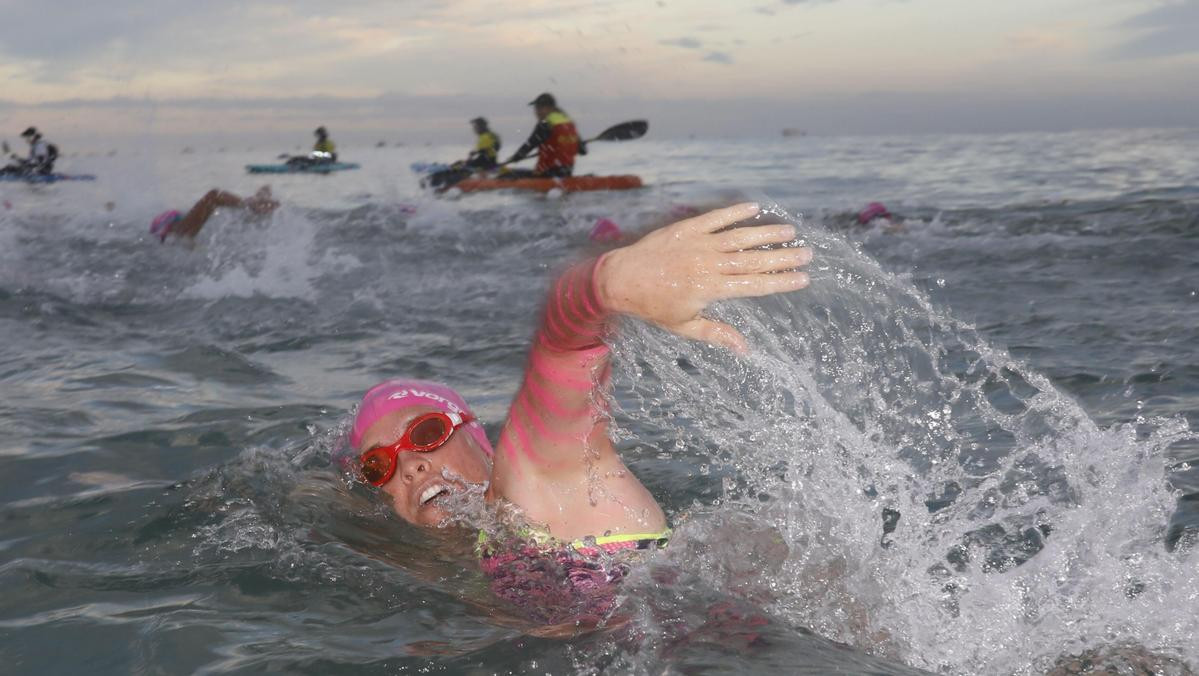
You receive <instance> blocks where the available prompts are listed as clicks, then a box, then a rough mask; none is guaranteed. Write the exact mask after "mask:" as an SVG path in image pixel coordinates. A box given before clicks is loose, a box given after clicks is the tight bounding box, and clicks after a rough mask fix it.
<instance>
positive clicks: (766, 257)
mask: <svg viewBox="0 0 1199 676" xmlns="http://www.w3.org/2000/svg"><path fill="white" fill-rule="evenodd" d="M811 260H812V250H811V249H808V248H806V247H792V248H787V249H769V250H765V251H762V250H755V251H741V252H738V253H731V254H725V255H723V256H721V258H720V261H719V262H718V263H717V264H716V268H717V269H718V270H720V272H722V273H724V274H726V275H747V274H758V273H762V272H785V271H787V270H794V269H795V268H799V267H803V266H805V265H807V264H808V262H809V261H811Z"/></svg>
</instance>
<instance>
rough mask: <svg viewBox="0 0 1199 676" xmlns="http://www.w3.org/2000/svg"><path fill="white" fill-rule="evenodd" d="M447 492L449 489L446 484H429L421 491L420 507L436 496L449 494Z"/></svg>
mask: <svg viewBox="0 0 1199 676" xmlns="http://www.w3.org/2000/svg"><path fill="white" fill-rule="evenodd" d="M449 493H450V489H449V487H448V486H445V485H442V484H435V485H433V486H429V487H428V488H426V489H425V490H424V492H422V493H421V494H420V505H421V507H424V506H425V505H427V504H429V503H430V502H432V501H433V500H436V499H437V498H439V497H441V496H442V495H449Z"/></svg>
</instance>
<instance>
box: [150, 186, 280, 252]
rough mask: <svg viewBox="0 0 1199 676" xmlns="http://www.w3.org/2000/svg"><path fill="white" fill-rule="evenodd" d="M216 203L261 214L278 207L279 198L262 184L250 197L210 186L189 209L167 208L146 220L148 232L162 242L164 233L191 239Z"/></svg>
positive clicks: (214, 210)
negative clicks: (150, 219)
mask: <svg viewBox="0 0 1199 676" xmlns="http://www.w3.org/2000/svg"><path fill="white" fill-rule="evenodd" d="M220 207H228V208H232V209H246V210H248V211H249V212H250V213H252V214H254V215H256V216H264V215H266V214H269V213H271V212H272V211H274V210H275V209H277V208H278V207H279V201H278V200H276V199H275V198H274V197H273V196H272V195H271V187H270V186H269V185H264V186H262V187H261V188H259V189H258V192H256V193H254V194H253V195H251V196H250V197H240V196H238V195H235V194H233V193H231V192H226V191H224V190H218V189H216V188H213V189H212V190H209V191H208V192H207V193H205V194H204V196H203V197H201V198H200V200H199V201H198V202H196V203H195V204H194V205H193V206H192V208H191V209H188V211H187V213H186V214H184V213H183V212H181V211H178V210H175V209H171V210H168V211H164V212H162V213H161V214H158V215H157V216H155V217H154V220H153V221H151V222H150V234H152V235H156V236H157V237H158V240H159V242H163V243H165V242H166V240H167V236H168V235H170V236H173V237H178V238H181V239H186V240H188V241H189V242H191V241H194V240H195V238H196V235H198V234H199V233H200V229H201V228H203V227H204V224H205V223H207V222H208V219H210V218H212V215H213V214H214V213H216V210H217V209H219V208H220Z"/></svg>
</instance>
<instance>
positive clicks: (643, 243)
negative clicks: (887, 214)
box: [350, 204, 811, 622]
mask: <svg viewBox="0 0 1199 676" xmlns="http://www.w3.org/2000/svg"><path fill="white" fill-rule="evenodd" d="M758 213H759V208H758V206H757V205H756V204H739V205H736V206H732V207H728V208H724V209H718V210H715V211H711V212H708V213H705V214H701V215H698V216H695V217H693V218H688V219H686V220H682V221H679V222H677V223H674V224H672V225H669V226H667V227H665V228H662V229H659V230H657V231H654V232H651V233H649V234H648V235H646V236H645V237H644V238H642V239H641V240H639V241H637V242H636V243H634V244H631V245H628V246H624V247H621V248H618V249H615V250H613V251H610V252H608V253H606V254H604V255H603V256H600V257H598V258H595V259H592V260H588V261H585V262H582V263H579V264H577V265H575V266H573V267H571V268H569V269H568V270H567V271H566V272H565V273H564V274H562V275H561V276H560V277H559V278H558V279H557V281H556V282H555V283H554V285H553V287H552V289H551V291H550V293H549V297H548V300H547V302H546V306H545V309H544V311H543V314H542V318H541V323H540V326H539V327H538V329H537V332H536V334H535V336H534V338H533V345H532V348H531V351H530V355H529V360H528V365H527V367H526V370H525V375H524V381H523V383H522V384H521V387H520V390H519V391H518V393H517V395H516V398H515V399H514V401H513V403H512V406H511V409H510V411H509V413H508V419H507V421H506V422H505V424H504V426H503V429H502V431H501V433H500V437H499V444H498V446H497V448H496V449H495V450H494V451H493V449H492V447H491V444H490V443H489V442H488V440H487V437H486V435H485V434H484V433H483V428H482V426H481V425H480V424H479V422H478V421H477V420H476V419H475V417H474V415H473V414H472V413H471V411H470V409H469V407H468V406H467V405H466V402H465V401H463V399H462V397H460V396H459V395H458V394H457V393H456V392H454V391H453V390H451V389H450V388H448V387H446V386H444V385H440V384H436V383H428V382H422V381H412V380H392V381H387V382H384V383H381V384H379V385H376V386H375V387H373V388H371V389H370V390H369V391H368V392H367V393H366V395H365V396H364V397H363V400H362V404H361V406H360V407H359V410H358V414H357V416H356V418H355V420H354V425H353V429H352V431H351V434H350V444H351V446H352V447H353V449H354V452H355V454H356V460H357V462H356V471H357V474H358V476H359V477H360V478H361V479H362V480H364V481H365V482H367V483H369V484H371V485H373V486H376V487H377V488H379V489H380V490H381V492H382V493H383V494H384V495H385V496H386V498H387V499H388V500H389V501H390V504H391V507H392V508H393V509H394V511H395V512H396V514H398V515H399V516H400V517H402V518H403V519H405V520H406V521H409V522H411V523H414V524H417V525H421V526H427V527H439V526H442V525H445V524H446V523H448V522H449V521H450V520H451V519H452V518H453V517H454V516H455V515H454V514H453V513H452V512H451V511H450V510H451V509H452V508H453V506H454V505H457V504H460V503H459V502H458V501H455V500H454V499H453V498H454V497H455V496H457V495H462V494H464V493H466V492H467V491H470V490H472V488H474V489H475V490H478V487H481V486H485V487H486V488H485V491H484V496H485V498H486V500H487V502H488V503H492V504H497V505H503V506H506V507H513V508H515V509H516V510H518V511H519V514H520V516H521V518H522V519H523V521H524V522H525V523H526V524H528V527H527V528H525V529H524V530H523V531H522V532H521V536H522V539H523V542H521V543H520V544H519V545H518V546H516V547H515V548H513V547H508V546H507V544H506V543H497V541H496V539H494V538H489V537H488V536H487V534H480V536H479V554H480V557H481V559H482V562H483V567H484V569H485V570H486V571H487V572H488V573H489V574H490V575H491V576H492V578H493V580H494V581H495V583H494V584H493V585H492V587H493V589H494V590H495V591H496V592H497V593H498V594H500V595H501V596H502V597H505V598H509V599H510V600H516V599H517V598H523V597H527V596H528V593H529V591H530V585H529V584H528V583H527V581H526V582H525V583H518V581H517V580H515V579H513V575H514V574H515V571H519V572H520V573H521V574H522V575H523V574H527V573H529V572H530V566H531V565H533V566H534V567H536V565H539V564H535V563H534V562H536V561H540V562H541V563H548V564H549V568H548V569H547V570H551V569H552V575H554V574H560V575H558V576H559V577H561V576H562V575H564V576H566V578H567V579H568V582H569V584H568V587H565V588H561V589H560V591H561V590H562V589H565V591H564V593H565V594H566V595H567V596H569V597H570V598H568V599H559V600H564V601H566V602H567V603H568V604H570V603H575V604H577V603H580V602H582V603H584V604H587V603H588V602H589V600H590V601H591V602H592V603H590V605H589V608H590V610H591V611H593V612H594V613H597V614H602V613H603V612H605V610H606V608H607V607H608V603H610V601H611V594H607V595H603V594H600V597H598V600H597V599H593V598H591V595H592V593H593V592H595V591H596V590H598V589H601V588H602V587H603V586H604V585H605V584H607V583H611V582H614V581H616V580H618V579H619V578H620V577H622V576H623V572H622V571H621V570H620V569H613V568H611V567H608V566H605V565H604V562H603V561H601V559H604V557H605V556H606V555H610V554H612V553H614V552H620V551H624V550H636V549H645V548H651V547H654V546H658V545H660V544H662V543H663V542H664V541H665V538H666V537H667V536H668V530H667V524H666V517H665V514H664V513H663V511H662V508H661V507H660V506H659V505H658V503H657V501H656V500H655V499H654V497H653V496H652V495H651V494H650V492H649V491H648V490H647V489H646V488H645V486H644V485H642V483H641V482H640V481H639V480H638V479H637V477H635V476H634V475H633V474H632V472H630V471H629V470H628V468H627V467H626V466H625V464H624V462H623V461H622V460H621V458H620V455H619V454H618V453H617V451H616V448H615V447H614V446H613V444H612V440H611V439H610V438H609V435H608V416H607V413H606V411H605V410H603V408H604V405H605V404H604V401H605V393H606V391H607V388H608V387H609V361H608V348H607V346H605V344H604V342H603V341H604V338H605V337H606V336H607V335H608V333H609V332H610V330H611V322H612V320H613V319H615V318H616V317H617V316H619V315H630V316H633V317H637V318H639V319H642V320H645V321H647V322H651V323H654V324H656V325H658V326H660V327H662V328H664V329H667V330H669V331H671V332H673V333H676V334H678V335H680V336H684V337H686V338H691V339H695V340H703V341H706V342H708V343H710V344H713V345H717V346H723V347H725V348H728V349H730V350H733V351H734V352H738V353H744V352H745V351H746V350H747V345H746V342H745V338H744V337H743V336H742V335H741V334H740V333H739V332H738V331H737V330H736V329H734V328H733V327H732V326H729V325H728V324H725V323H722V322H718V321H715V320H712V319H708V318H705V317H703V316H702V315H701V313H702V312H703V311H704V309H705V308H706V307H707V306H708V305H709V304H710V303H712V302H714V301H717V300H721V299H726V298H739V297H751V296H765V295H769V294H774V293H781V292H787V291H795V290H798V289H802V288H804V287H805V286H807V284H808V276H807V275H806V274H805V273H804V272H802V271H799V270H798V268H800V267H802V266H804V265H806V264H807V263H808V262H809V261H810V260H811V252H810V251H809V250H808V249H807V248H803V247H798V246H795V247H771V248H760V247H766V246H768V245H779V244H785V243H789V242H792V241H793V239H794V237H795V230H794V228H793V227H792V226H790V225H785V224H784V225H746V226H744V227H736V228H731V227H730V226H733V225H735V224H738V223H741V222H742V221H746V220H747V219H751V218H753V217H755V216H757V215H758ZM459 430H461V431H464V432H466V434H460V433H458V432H459ZM552 575H551V576H552ZM514 584H518V585H519V586H520V587H521V589H519V590H518V591H519V593H514V594H510V593H508V592H511V591H512V586H513V585H514ZM550 587H552V585H550ZM522 605H523V604H522ZM538 619H540V620H542V621H546V622H550V621H554V620H560V619H562V618H561V617H560V616H557V615H553V616H550V615H542V616H539V617H538Z"/></svg>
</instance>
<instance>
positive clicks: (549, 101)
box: [529, 92, 558, 108]
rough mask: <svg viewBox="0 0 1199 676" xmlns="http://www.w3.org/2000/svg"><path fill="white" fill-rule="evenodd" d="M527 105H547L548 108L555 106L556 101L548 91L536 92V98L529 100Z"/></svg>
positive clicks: (556, 105) (556, 104)
mask: <svg viewBox="0 0 1199 676" xmlns="http://www.w3.org/2000/svg"><path fill="white" fill-rule="evenodd" d="M529 105H530V106H549V107H550V108H557V107H558V102H557V101H555V100H554V95H553V94H551V93H549V92H545V93H544V94H538V95H537V98H535V99H533V100H532V101H529Z"/></svg>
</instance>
